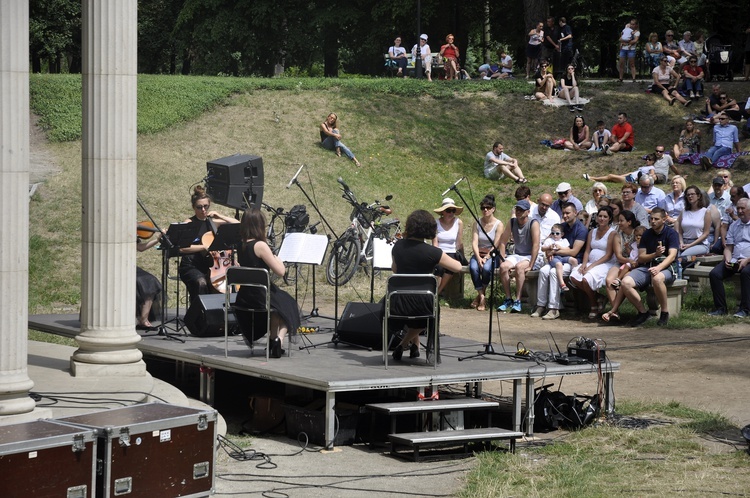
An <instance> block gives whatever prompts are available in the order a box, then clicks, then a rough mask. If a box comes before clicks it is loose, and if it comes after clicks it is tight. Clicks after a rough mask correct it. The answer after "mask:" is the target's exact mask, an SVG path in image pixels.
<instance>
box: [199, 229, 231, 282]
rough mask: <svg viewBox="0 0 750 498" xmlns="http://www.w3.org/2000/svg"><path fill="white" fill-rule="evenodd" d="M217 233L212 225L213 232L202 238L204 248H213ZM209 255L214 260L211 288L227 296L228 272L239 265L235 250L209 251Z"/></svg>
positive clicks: (210, 231) (205, 234)
mask: <svg viewBox="0 0 750 498" xmlns="http://www.w3.org/2000/svg"><path fill="white" fill-rule="evenodd" d="M215 232H216V230H215V226H214V224H213V223H211V230H209V231H208V232H206V233H204V234H203V236H202V237H201V244H203V247H205V248H209V247H211V244H213V242H214V238H215V237H216V233H215ZM208 254H209V255H210V256H211V257H212V258H213V260H214V262H213V265H211V274H210V277H209V278H210V281H211V286H212V287H213V288H214V290H216V292H219V293H221V294H226V292H227V270H228V269H229V267H231V266H238V264H237V263H236V262H235V261H234V250H232V249H225V250H221V251H209V253H208Z"/></svg>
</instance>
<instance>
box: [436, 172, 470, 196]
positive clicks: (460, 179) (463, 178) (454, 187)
mask: <svg viewBox="0 0 750 498" xmlns="http://www.w3.org/2000/svg"><path fill="white" fill-rule="evenodd" d="M464 180H466V177H465V176H462V177H461V178H459V179H458V180H456V183H454V184H453V185H451V186H450V188H448V189H447V190H446V191H445V192H443V193H442V194H440V195H441V196H443V195H445V194H447V193H448V192H450V191H451V190H456V185H458V184H459V183H461V182H462V181H464Z"/></svg>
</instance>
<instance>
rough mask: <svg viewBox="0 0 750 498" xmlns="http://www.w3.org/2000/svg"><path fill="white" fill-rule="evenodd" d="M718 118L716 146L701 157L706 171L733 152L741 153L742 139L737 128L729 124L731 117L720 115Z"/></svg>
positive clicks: (715, 127)
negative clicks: (722, 157)
mask: <svg viewBox="0 0 750 498" xmlns="http://www.w3.org/2000/svg"><path fill="white" fill-rule="evenodd" d="M717 118H718V120H719V124H718V125H716V126H714V144H713V146H711V148H710V149H708V150H707V151H706V154H705V155H704V156H703V157H701V166H702V167H703V170H704V171H708V170H709V169H710V168H712V167H713V165H714V163H715V162H716V161H717V160H718V159H719V158H720V157H721V156H726V155H727V154H731V153H732V152H733V151H736V152H740V139H739V132H738V131H737V127H736V126H734V125H733V124H729V116H727V115H726V114H725V113H721V114H719V115H718V116H717Z"/></svg>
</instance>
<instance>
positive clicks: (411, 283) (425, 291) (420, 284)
mask: <svg viewBox="0 0 750 498" xmlns="http://www.w3.org/2000/svg"><path fill="white" fill-rule="evenodd" d="M437 289H438V281H437V277H435V275H409V274H396V275H391V276H390V277H389V278H388V284H387V288H386V294H385V316H384V317H383V363H384V364H385V368H386V370H387V369H388V330H389V328H388V322H389V320H390V319H391V318H399V319H409V320H411V319H420V318H426V319H427V320H428V324H427V344H428V351H429V344H430V342H432V345H433V347H434V349H435V351H434V352H433V354H434V368H435V369H437V364H438V359H439V358H440V348H439V344H438V322H439V321H440V305H439V304H438V293H437ZM407 295H411V296H428V297H429V298H430V299H431V301H432V306H431V309H430V310H429V311H428V310H425V314H420V315H408V316H407V315H397V314H393V312H392V306H393V299H394V298H397V297H398V296H407ZM430 332H432V340H430Z"/></svg>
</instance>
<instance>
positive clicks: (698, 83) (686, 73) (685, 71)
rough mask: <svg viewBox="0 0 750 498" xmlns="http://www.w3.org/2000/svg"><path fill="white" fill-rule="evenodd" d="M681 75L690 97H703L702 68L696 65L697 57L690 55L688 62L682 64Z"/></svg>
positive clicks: (703, 76)
mask: <svg viewBox="0 0 750 498" xmlns="http://www.w3.org/2000/svg"><path fill="white" fill-rule="evenodd" d="M682 77H683V78H684V79H685V90H687V91H688V92H690V98H691V99H695V98H700V97H703V79H704V78H705V75H704V74H703V69H702V68H701V67H700V66H699V65H698V57H696V56H695V55H691V56H690V57H688V62H687V64H685V65H684V66H682Z"/></svg>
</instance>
